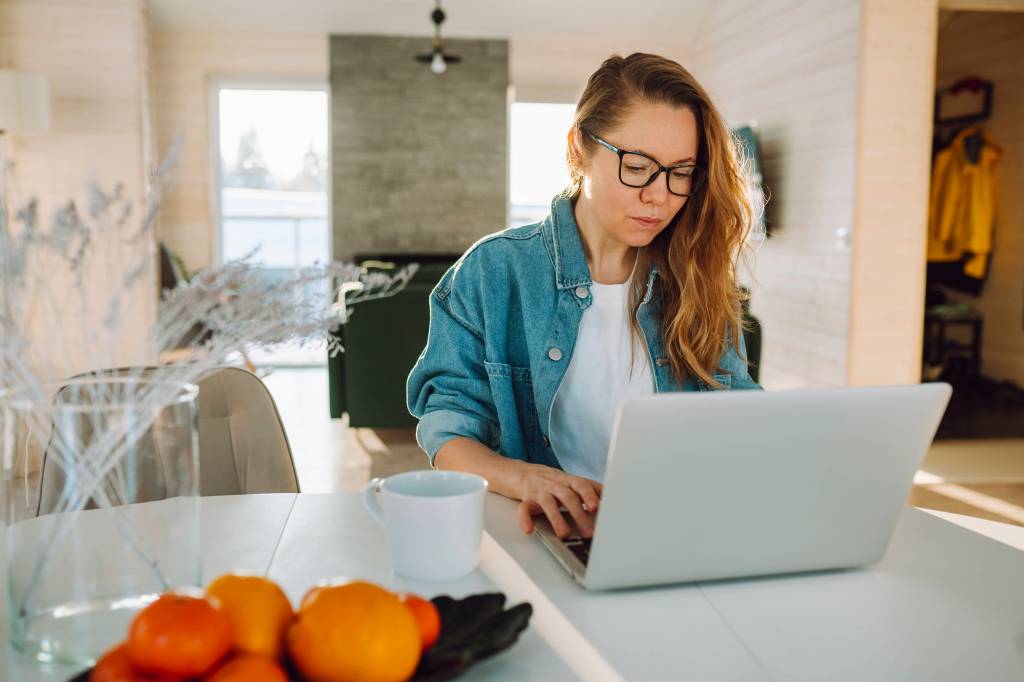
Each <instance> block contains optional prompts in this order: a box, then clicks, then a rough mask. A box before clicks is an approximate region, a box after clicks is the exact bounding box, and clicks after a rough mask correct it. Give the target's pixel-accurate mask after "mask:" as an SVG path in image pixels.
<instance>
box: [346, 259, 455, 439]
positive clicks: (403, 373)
mask: <svg viewBox="0 0 1024 682" xmlns="http://www.w3.org/2000/svg"><path fill="white" fill-rule="evenodd" d="M458 258H459V255H458V254H455V255H434V254H430V255H427V254H403V255H393V254H362V255H357V256H356V258H355V261H356V262H357V263H366V264H367V265H368V266H369V267H371V268H372V267H379V265H378V264H383V263H386V264H388V266H392V267H382V268H381V269H383V270H385V271H388V270H391V269H395V268H399V267H401V266H403V265H405V264H408V263H417V264H418V265H419V269H418V270H417V271H416V274H415V275H413V278H412V279H411V280H410V281H409V284H408V285H406V287H405V288H404V289H402V291H400V292H399V293H397V294H395V295H394V296H389V297H387V298H381V299H377V300H372V301H365V302H363V303H359V304H357V305H354V306H353V307H352V310H353V313H352V317H351V318H350V319H349V321H348V322H347V323H346V324H344V325H342V326H341V327H340V328H339V330H338V331H337V332H335V335H336V336H337V337H339V339H340V340H341V343H342V345H344V346H345V352H344V353H340V354H338V355H337V356H336V357H333V358H331V357H329V358H328V361H327V373H328V385H329V387H330V410H331V417H333V418H335V419H338V418H340V417H341V415H342V414H343V413H344V412H348V416H349V426H351V427H353V428H377V429H406V428H415V426H416V419H414V418H413V416H412V415H410V414H409V411H408V409H407V408H406V405H405V381H406V379H407V378H408V376H409V372H410V371H411V370H412V366H413V365H414V364H415V363H416V359H417V358H418V357H419V356H420V353H422V352H423V348H424V347H425V346H426V345H427V330H428V328H429V325H430V308H429V297H430V292H431V291H433V289H434V286H436V285H437V283H438V281H440V279H441V277H442V276H443V275H444V273H445V272H446V271H447V270H448V268H450V267H451V266H452V264H453V263H455V261H456V260H458Z"/></svg>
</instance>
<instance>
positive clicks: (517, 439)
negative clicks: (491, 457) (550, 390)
mask: <svg viewBox="0 0 1024 682" xmlns="http://www.w3.org/2000/svg"><path fill="white" fill-rule="evenodd" d="M484 369H485V370H486V371H487V380H488V382H489V383H490V386H491V397H492V399H493V400H494V408H495V411H496V412H497V413H498V424H499V426H500V431H501V434H500V440H501V443H500V445H501V449H502V452H503V454H505V455H513V453H516V452H521V453H522V455H523V457H524V458H525V459H527V460H529V459H530V455H531V453H532V452H533V448H534V445H535V443H534V441H535V440H536V438H537V410H536V407H535V404H534V399H533V380H532V378H531V376H530V368H529V367H516V366H513V365H507V364H505V363H501V362H488V361H486V360H485V361H484ZM495 449H496V448H495Z"/></svg>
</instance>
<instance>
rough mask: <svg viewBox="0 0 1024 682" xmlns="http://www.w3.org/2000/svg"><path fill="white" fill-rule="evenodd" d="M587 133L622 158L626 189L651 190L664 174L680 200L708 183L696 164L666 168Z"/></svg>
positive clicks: (648, 158)
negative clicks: (703, 183) (649, 186)
mask: <svg viewBox="0 0 1024 682" xmlns="http://www.w3.org/2000/svg"><path fill="white" fill-rule="evenodd" d="M583 132H585V133H587V136H589V137H590V139H592V140H593V141H594V142H596V143H598V144H599V145H601V146H602V147H607V148H608V149H610V150H612V151H613V152H615V153H616V154H618V156H619V182H621V183H622V184H623V185H625V186H626V187H634V188H637V189H639V188H642V187H647V186H648V185H650V184H651V183H653V182H654V181H655V180H657V178H658V176H659V175H661V174H662V173H664V174H665V184H666V186H667V187H668V191H669V192H670V193H672V194H675V195H676V196H677V197H688V196H690V195H692V194H693V193H694V192H696V191H697V190H698V189H699V188H700V186H701V183H702V182H703V181H704V173H702V172H701V171H702V169H701V167H700V166H698V165H697V164H695V163H679V164H676V165H674V166H662V165H661V164H660V163H658V162H657V161H655V160H654V159H652V158H651V157H649V156H648V155H647V154H644V153H643V152H635V151H626V150H623V149H619V148H618V147H616V146H615V145H613V144H611V143H610V142H608V141H607V140H602V139H601V138H600V137H598V136H597V135H594V134H592V133H589V132H587V131H585V130H584V131H583Z"/></svg>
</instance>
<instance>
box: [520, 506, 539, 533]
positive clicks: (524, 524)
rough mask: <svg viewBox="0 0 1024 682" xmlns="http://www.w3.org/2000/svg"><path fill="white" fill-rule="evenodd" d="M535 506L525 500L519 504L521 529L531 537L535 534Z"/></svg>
mask: <svg viewBox="0 0 1024 682" xmlns="http://www.w3.org/2000/svg"><path fill="white" fill-rule="evenodd" d="M534 509H535V505H534V504H533V502H530V501H529V500H523V501H522V502H520V503H519V527H520V528H522V529H523V532H524V533H526V534H527V535H529V534H530V533H532V532H533V512H534Z"/></svg>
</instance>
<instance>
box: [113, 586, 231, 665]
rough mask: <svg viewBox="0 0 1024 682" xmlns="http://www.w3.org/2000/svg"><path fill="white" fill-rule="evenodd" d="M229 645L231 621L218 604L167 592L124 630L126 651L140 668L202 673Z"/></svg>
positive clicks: (222, 655)
mask: <svg viewBox="0 0 1024 682" xmlns="http://www.w3.org/2000/svg"><path fill="white" fill-rule="evenodd" d="M230 648H231V621H230V620H228V617H227V614H225V613H224V611H223V610H221V607H220V604H219V603H216V602H215V601H213V600H209V599H204V598H202V597H192V596H187V595H184V594H173V593H168V594H164V595H162V596H161V597H160V598H159V599H157V600H156V601H155V602H153V603H152V604H150V605H149V606H147V607H146V608H144V609H142V610H141V611H139V613H138V614H137V615H136V616H135V619H134V620H133V621H132V624H131V627H130V628H129V629H128V653H129V654H130V656H131V659H132V664H133V665H134V666H135V667H136V668H137V669H138V670H140V671H144V672H150V673H166V674H170V675H177V676H179V677H195V676H197V675H202V674H203V673H205V672H206V671H207V670H209V669H210V668H212V667H213V665H214V664H215V663H217V661H219V660H220V659H221V658H223V657H224V655H225V654H227V653H228V650H229V649H230Z"/></svg>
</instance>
